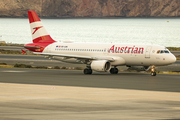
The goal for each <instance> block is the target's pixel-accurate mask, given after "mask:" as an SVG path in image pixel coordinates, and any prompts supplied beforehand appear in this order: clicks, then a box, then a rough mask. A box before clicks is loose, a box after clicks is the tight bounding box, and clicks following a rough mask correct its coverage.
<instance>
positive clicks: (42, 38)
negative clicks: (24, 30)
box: [28, 11, 55, 43]
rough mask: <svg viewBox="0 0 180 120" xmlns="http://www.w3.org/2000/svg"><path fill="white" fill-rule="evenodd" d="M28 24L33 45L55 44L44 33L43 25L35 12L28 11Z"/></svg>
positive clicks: (45, 32)
mask: <svg viewBox="0 0 180 120" xmlns="http://www.w3.org/2000/svg"><path fill="white" fill-rule="evenodd" d="M28 17H29V23H30V28H31V35H32V40H33V43H53V42H55V41H54V40H53V39H52V38H51V36H50V35H49V34H48V32H47V31H46V29H45V27H44V25H43V24H42V22H41V20H40V19H39V17H38V15H37V14H36V12H35V11H28Z"/></svg>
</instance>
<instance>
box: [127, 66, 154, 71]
mask: <svg viewBox="0 0 180 120" xmlns="http://www.w3.org/2000/svg"><path fill="white" fill-rule="evenodd" d="M150 68H151V67H150V66H129V69H131V70H137V71H148V70H149V69H150Z"/></svg>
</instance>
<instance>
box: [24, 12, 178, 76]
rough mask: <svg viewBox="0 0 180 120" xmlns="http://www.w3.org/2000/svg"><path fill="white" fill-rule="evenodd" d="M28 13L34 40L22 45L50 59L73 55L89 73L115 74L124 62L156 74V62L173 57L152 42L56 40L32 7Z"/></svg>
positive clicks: (169, 59) (173, 58)
mask: <svg viewBox="0 0 180 120" xmlns="http://www.w3.org/2000/svg"><path fill="white" fill-rule="evenodd" d="M28 17H29V23H30V28H31V34H32V39H33V43H29V44H26V45H25V46H24V47H25V48H26V49H28V50H30V51H33V53H35V54H40V55H45V56H48V57H50V58H52V59H56V57H60V58H61V59H58V60H60V61H64V62H66V61H68V59H70V58H74V59H75V62H76V63H81V64H86V66H87V68H86V69H84V74H92V71H93V70H94V71H98V72H108V71H110V73H111V74H117V73H118V69H117V66H127V67H131V68H132V69H136V70H140V71H147V70H151V75H152V76H156V71H155V66H164V65H169V64H172V63H174V62H175V61H176V57H175V56H174V55H173V54H172V53H171V52H170V51H169V50H168V49H167V48H166V47H164V46H160V45H154V44H125V43H124V44H122V43H75V42H71V41H65V42H57V41H55V40H53V39H52V38H51V36H50V35H49V34H48V32H47V31H46V29H45V27H44V26H43V24H42V22H41V20H40V19H39V17H38V15H37V14H36V12H35V11H28ZM23 53H24V51H23Z"/></svg>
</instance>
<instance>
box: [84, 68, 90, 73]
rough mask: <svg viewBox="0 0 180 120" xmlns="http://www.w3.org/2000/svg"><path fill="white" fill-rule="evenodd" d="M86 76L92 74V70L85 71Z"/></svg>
mask: <svg viewBox="0 0 180 120" xmlns="http://www.w3.org/2000/svg"><path fill="white" fill-rule="evenodd" d="M84 74H92V69H88V68H86V69H84Z"/></svg>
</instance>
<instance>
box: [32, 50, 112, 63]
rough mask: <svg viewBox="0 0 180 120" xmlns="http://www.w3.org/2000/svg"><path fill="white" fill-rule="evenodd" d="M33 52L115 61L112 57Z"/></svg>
mask: <svg viewBox="0 0 180 120" xmlns="http://www.w3.org/2000/svg"><path fill="white" fill-rule="evenodd" d="M33 53H34V54H40V55H48V56H59V57H69V58H81V59H89V60H109V61H111V62H113V61H115V60H114V59H113V57H92V56H83V55H69V54H57V53H41V52H33Z"/></svg>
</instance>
